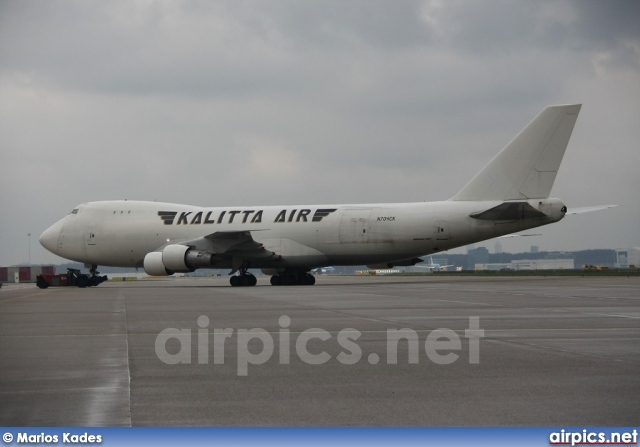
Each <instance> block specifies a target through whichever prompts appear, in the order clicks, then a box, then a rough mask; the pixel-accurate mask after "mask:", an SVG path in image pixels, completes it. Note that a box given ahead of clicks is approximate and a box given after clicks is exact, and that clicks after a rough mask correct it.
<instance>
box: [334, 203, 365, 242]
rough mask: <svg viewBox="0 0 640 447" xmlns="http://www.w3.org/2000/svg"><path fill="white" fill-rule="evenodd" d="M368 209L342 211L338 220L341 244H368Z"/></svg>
mask: <svg viewBox="0 0 640 447" xmlns="http://www.w3.org/2000/svg"><path fill="white" fill-rule="evenodd" d="M369 216H371V210H370V209H366V210H363V209H353V210H344V212H343V213H342V219H341V220H340V243H341V244H364V243H367V242H369Z"/></svg>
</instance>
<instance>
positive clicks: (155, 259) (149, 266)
mask: <svg viewBox="0 0 640 447" xmlns="http://www.w3.org/2000/svg"><path fill="white" fill-rule="evenodd" d="M213 256H214V255H213V253H208V252H206V251H201V250H194V249H192V248H191V247H189V246H187V245H175V244H174V245H167V246H166V247H165V248H164V249H163V250H162V251H154V252H152V253H148V254H147V255H146V256H145V257H144V263H143V265H144V271H145V272H147V274H149V275H151V276H167V275H173V274H174V273H187V272H193V271H194V270H196V269H198V268H207V267H211V266H212V265H213V264H214V263H215V262H214V260H213Z"/></svg>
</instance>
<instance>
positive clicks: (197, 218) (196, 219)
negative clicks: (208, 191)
mask: <svg viewBox="0 0 640 447" xmlns="http://www.w3.org/2000/svg"><path fill="white" fill-rule="evenodd" d="M201 223H202V211H200V212H198V213H197V214H196V215H195V216H193V219H191V225H194V224H201Z"/></svg>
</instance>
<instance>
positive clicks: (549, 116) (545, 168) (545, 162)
mask: <svg viewBox="0 0 640 447" xmlns="http://www.w3.org/2000/svg"><path fill="white" fill-rule="evenodd" d="M580 107H581V104H573V105H562V106H550V107H547V108H546V109H544V110H543V111H542V113H540V114H539V115H538V116H537V117H536V118H535V119H534V120H533V121H532V122H531V123H530V124H529V125H528V126H527V127H525V128H524V130H523V131H522V132H520V133H519V134H518V136H516V137H515V138H514V139H513V140H512V141H511V142H510V143H509V144H508V145H507V146H506V147H505V148H504V149H502V150H501V151H500V153H499V154H498V155H496V156H495V157H494V158H493V160H491V161H490V162H489V164H488V165H486V166H485V167H484V169H482V171H480V172H479V173H478V174H477V175H476V176H475V177H474V178H473V179H471V181H470V182H469V183H467V185H466V186H465V187H464V188H462V189H461V190H460V192H458V193H457V194H456V195H455V196H453V197H452V198H451V199H449V200H526V199H540V198H546V197H549V193H550V192H551V187H552V186H553V182H554V181H555V179H556V174H557V173H558V168H559V167H560V162H561V161H562V157H563V156H564V151H565V149H566V148H567V144H568V143H569V138H570V137H571V132H572V131H573V126H574V125H575V123H576V119H577V118H578V113H579V112H580Z"/></svg>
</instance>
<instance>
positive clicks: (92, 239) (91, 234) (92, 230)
mask: <svg viewBox="0 0 640 447" xmlns="http://www.w3.org/2000/svg"><path fill="white" fill-rule="evenodd" d="M97 232H98V228H97V227H85V232H84V239H85V241H86V245H89V246H91V245H96V242H97V240H96V233H97Z"/></svg>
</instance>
